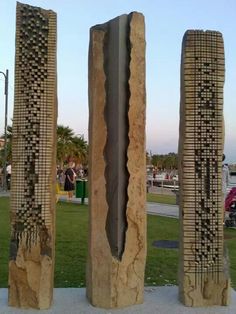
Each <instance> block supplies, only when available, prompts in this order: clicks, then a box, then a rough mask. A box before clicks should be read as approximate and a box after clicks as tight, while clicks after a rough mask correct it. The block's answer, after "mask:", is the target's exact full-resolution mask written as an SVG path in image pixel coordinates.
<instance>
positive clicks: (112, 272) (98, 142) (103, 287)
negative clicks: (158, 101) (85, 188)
mask: <svg viewBox="0 0 236 314" xmlns="http://www.w3.org/2000/svg"><path fill="white" fill-rule="evenodd" d="M122 18H123V17H122ZM117 19H119V18H117ZM113 21H114V20H113ZM109 23H110V22H108V23H107V24H104V25H98V26H95V27H93V28H92V29H91V33H90V52H89V144H90V145H89V147H90V152H89V169H90V172H89V173H90V178H89V184H90V188H89V191H90V196H89V207H90V211H89V212H90V227H89V254H88V263H87V296H88V298H89V300H90V301H91V303H92V304H93V305H94V306H97V307H103V308H119V307H124V306H129V305H132V304H138V303H142V302H143V287H144V270H145V258H146V209H145V98H146V97H145V37H144V18H143V15H142V14H139V13H132V14H130V15H129V16H128V25H127V46H126V47H125V48H126V49H127V52H128V63H129V64H128V71H127V83H126V85H127V86H128V99H126V106H127V124H128V125H124V129H125V130H127V132H126V136H127V138H128V146H127V150H126V152H124V154H125V155H126V158H127V165H126V167H127V172H128V187H127V192H126V193H127V203H126V206H125V220H126V223H127V228H126V232H125V236H124V238H123V240H121V241H124V243H123V245H124V249H123V251H122V252H121V255H120V256H116V254H114V252H112V247H111V243H109V239H108V237H109V233H107V232H106V221H107V215H108V212H109V199H108V198H107V186H108V185H109V184H110V185H111V184H114V182H109V176H107V175H105V170H106V166H107V164H106V163H107V162H109V160H107V156H105V155H104V150H105V147H106V143H107V137H108V136H109V134H108V133H109V131H108V128H107V121H106V119H105V109H106V106H111V108H112V106H114V104H113V103H109V102H107V94H108V90H107V88H108V86H109V84H107V80H108V81H109V79H110V78H109V77H107V76H106V74H107V72H106V63H105V58H106V55H107V52H106V51H105V47H106V40H107V36H109V34H107V32H109ZM111 61H112V62H113V61H114V63H115V64H116V63H117V61H118V60H112V59H111V60H110V61H109V62H111ZM117 73H118V72H117ZM109 92H111V91H109ZM126 98H127V97H126ZM117 119H118V117H117ZM118 144H119V143H114V144H113V145H118ZM115 184H116V186H118V184H119V182H115ZM120 197H123V195H121V196H120ZM117 210H118V207H117ZM110 227H111V229H112V228H113V227H114V230H115V229H116V227H117V226H115V225H114V226H113V225H112V226H110ZM117 241H119V239H117Z"/></svg>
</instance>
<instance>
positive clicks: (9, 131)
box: [0, 125, 12, 165]
mask: <svg viewBox="0 0 236 314" xmlns="http://www.w3.org/2000/svg"><path fill="white" fill-rule="evenodd" d="M0 138H2V139H4V138H5V136H4V134H3V135H1V137H0ZM11 147H12V126H10V125H8V126H7V159H6V162H7V163H8V162H10V161H11V157H12V150H11ZM4 154H5V152H4V149H1V151H0V163H1V165H2V164H3V160H4Z"/></svg>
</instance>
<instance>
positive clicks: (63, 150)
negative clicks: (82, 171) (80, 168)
mask: <svg viewBox="0 0 236 314" xmlns="http://www.w3.org/2000/svg"><path fill="white" fill-rule="evenodd" d="M87 156H88V145H87V142H86V141H85V140H84V139H83V137H82V136H80V137H79V136H76V135H75V134H74V132H73V130H72V129H70V128H69V127H68V126H66V127H65V126H63V125H58V126H57V161H58V163H59V164H60V166H61V168H62V167H63V164H64V162H65V161H66V160H69V159H73V160H74V161H75V162H76V163H82V164H84V163H87V159H88V158H87Z"/></svg>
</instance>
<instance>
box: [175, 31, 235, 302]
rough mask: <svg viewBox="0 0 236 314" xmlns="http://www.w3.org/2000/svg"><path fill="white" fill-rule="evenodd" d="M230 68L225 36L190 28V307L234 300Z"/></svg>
mask: <svg viewBox="0 0 236 314" xmlns="http://www.w3.org/2000/svg"><path fill="white" fill-rule="evenodd" d="M224 72H225V67H224V45H223V39H222V35H221V34H220V33H219V32H214V31H206V32H204V31H194V30H190V31H187V32H186V34H185V36H184V39H183V47H182V68H181V109H180V140H179V159H180V164H179V175H180V218H181V238H180V244H181V247H180V283H179V285H180V299H181V300H182V302H183V303H184V304H185V305H188V306H207V305H227V304H228V302H229V287H230V280H229V275H228V269H227V265H226V263H225V258H224V253H223V240H224V235H223V220H222V206H223V204H222V183H221V180H222V153H223V140H224V139H223V137H224V134H223V85H224Z"/></svg>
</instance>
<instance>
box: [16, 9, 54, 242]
mask: <svg viewBox="0 0 236 314" xmlns="http://www.w3.org/2000/svg"><path fill="white" fill-rule="evenodd" d="M15 62H16V66H15V104H14V118H13V152H12V156H13V157H12V164H13V171H12V190H11V210H12V219H11V224H12V237H13V238H15V239H18V238H19V237H21V236H22V234H23V233H25V236H26V237H27V239H28V241H29V246H30V243H31V242H32V241H35V239H36V238H37V235H38V234H39V232H40V230H41V229H45V228H47V229H51V225H52V223H53V218H52V210H53V209H54V208H53V209H52V207H54V204H53V198H54V193H53V187H52V182H53V181H54V174H55V170H54V167H55V128H56V115H57V108H56V15H55V13H54V12H52V11H46V10H42V9H41V8H37V7H32V6H28V5H23V4H18V7H17V20H16V60H15Z"/></svg>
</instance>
